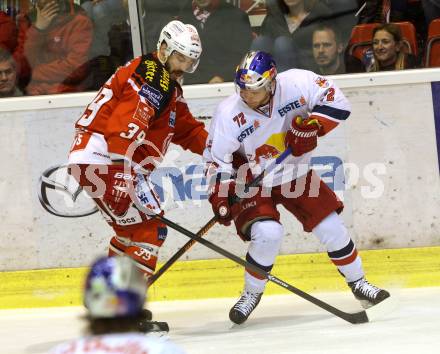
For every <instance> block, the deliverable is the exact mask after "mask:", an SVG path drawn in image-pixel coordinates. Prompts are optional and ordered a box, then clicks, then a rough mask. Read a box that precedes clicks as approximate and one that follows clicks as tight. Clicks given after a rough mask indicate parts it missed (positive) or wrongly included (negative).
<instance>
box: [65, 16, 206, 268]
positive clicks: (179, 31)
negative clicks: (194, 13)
mask: <svg viewBox="0 0 440 354" xmlns="http://www.w3.org/2000/svg"><path fill="white" fill-rule="evenodd" d="M201 52H202V46H201V42H200V38H199V35H198V33H197V30H196V29H195V28H194V27H193V26H191V25H185V24H183V23H182V22H180V21H171V22H170V23H168V24H167V25H166V26H165V27H164V28H163V30H162V32H161V34H160V37H159V41H158V45H157V52H153V53H148V54H146V55H142V56H140V57H137V58H135V59H133V60H132V61H130V62H128V63H127V64H126V65H125V66H124V67H120V68H119V69H118V70H117V71H116V72H115V74H114V75H113V76H112V77H111V78H110V79H109V80H108V81H107V82H106V83H105V84H104V85H103V87H102V88H101V89H100V90H99V92H98V94H97V96H96V97H95V99H94V100H93V102H91V103H90V104H89V105H88V106H87V108H86V110H85V112H84V114H83V115H82V116H81V117H80V118H79V120H78V121H77V122H76V136H75V140H74V143H73V146H72V148H71V152H70V155H69V168H70V173H71V174H72V175H73V176H74V177H75V178H76V179H77V180H78V181H79V183H80V185H81V186H82V187H83V188H84V189H85V190H86V191H87V192H88V193H89V195H90V196H92V197H93V199H94V201H95V202H96V204H97V205H98V207H99V209H100V211H101V212H102V215H103V216H104V218H105V219H106V221H107V222H108V223H109V225H110V226H111V227H112V228H113V232H114V236H113V237H112V238H111V240H110V250H109V254H110V255H116V254H125V255H128V256H129V257H131V258H132V259H133V260H134V261H135V262H136V265H137V266H138V267H139V268H140V269H141V270H142V271H143V272H144V273H145V275H146V277H148V276H150V275H151V274H152V273H153V272H154V270H155V267H156V262H157V257H158V252H159V248H160V247H161V245H162V244H163V242H164V240H165V238H166V236H167V228H166V226H165V225H164V224H163V223H162V222H160V221H158V220H156V219H155V218H154V217H152V216H151V214H161V213H162V210H161V208H160V203H159V198H158V196H157V194H156V193H155V191H154V188H153V187H152V184H151V183H150V181H149V175H150V174H151V172H152V171H153V170H154V169H155V167H156V166H157V164H158V163H160V161H161V160H162V159H163V156H164V155H165V153H166V151H167V149H168V146H169V144H170V143H174V144H178V145H180V146H181V147H182V148H183V149H189V150H190V151H192V152H194V153H196V154H201V153H202V152H203V149H204V147H205V144H206V137H207V132H206V131H205V129H204V125H203V123H200V122H198V121H196V119H195V118H194V117H193V116H192V114H191V113H190V111H189V108H188V106H187V103H186V101H185V99H184V98H183V95H182V88H181V86H180V85H179V82H178V81H179V80H180V79H181V78H182V75H183V73H184V72H187V73H191V72H194V70H195V69H196V68H197V65H198V62H199V58H200V54H201ZM136 203H138V205H136ZM142 207H144V208H146V209H143V208H142ZM144 211H146V212H144ZM148 211H151V213H149V212H148ZM149 214H150V215H149Z"/></svg>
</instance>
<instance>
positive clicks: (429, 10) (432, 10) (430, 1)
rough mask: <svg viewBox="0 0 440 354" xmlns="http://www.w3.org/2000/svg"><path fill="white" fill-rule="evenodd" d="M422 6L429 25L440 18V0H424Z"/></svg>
mask: <svg viewBox="0 0 440 354" xmlns="http://www.w3.org/2000/svg"><path fill="white" fill-rule="evenodd" d="M422 7H423V12H424V14H425V20H426V24H427V25H428V26H429V24H430V23H431V21H432V20H434V19H436V18H440V0H422Z"/></svg>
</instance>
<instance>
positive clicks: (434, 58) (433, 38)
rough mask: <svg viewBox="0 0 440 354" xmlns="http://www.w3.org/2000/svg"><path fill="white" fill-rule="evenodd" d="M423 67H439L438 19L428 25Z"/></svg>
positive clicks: (439, 28) (439, 30)
mask: <svg viewBox="0 0 440 354" xmlns="http://www.w3.org/2000/svg"><path fill="white" fill-rule="evenodd" d="M425 66H426V67H427V68H429V67H437V66H440V18H437V19H435V20H433V21H431V23H430V24H429V29H428V40H427V42H426V54H425Z"/></svg>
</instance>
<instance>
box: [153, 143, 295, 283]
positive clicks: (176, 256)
mask: <svg viewBox="0 0 440 354" xmlns="http://www.w3.org/2000/svg"><path fill="white" fill-rule="evenodd" d="M291 151H292V149H291V148H290V147H289V148H287V149H286V150H285V151H284V152H283V153H282V154H281V155H280V156H278V157H277V159H276V160H275V162H274V163H273V164H272V165H271V166H270V167H268V168H267V169H266V170H264V171H263V172H261V173H260V174H259V175H258V176H257V177H255V178H254V179H253V180H252V181H251V182H249V184H247V185H246V186H245V187H244V188H245V191H247V190H248V189H249V188H251V187H255V186H257V185H258V184H259V183H260V182H261V181H262V180H263V178H264V177H265V176H266V175H267V174H268V173H269V172H270V171H272V170H273V169H274V168H275V167H276V166H277V165H278V164H280V163H281V162H282V161H284V159H285V158H286V157H287V156H289V155H290V153H291ZM238 201H240V198H239V197H238V196H235V198H234V202H235V203H236V202H238ZM216 222H217V217H216V216H214V217H213V218H212V219H211V220H209V221H208V222H207V223H206V224H205V225H204V226H203V227H202V228H201V229H200V230H199V231H198V232H197V234H196V235H197V236H198V237H203V236H204V235H205V234H206V233H207V232H208V231H209V229H210V228H211V227H213V226H214V225H215V223H216ZM195 243H196V241H195V240H193V239H191V240H189V241H188V242H187V243H185V244H184V245H183V246H182V247H181V248H180V249H179V250H178V251H177V252H176V253H174V255H173V256H171V258H170V259H168V261H166V263H165V264H164V265H163V266H162V267H160V269H159V270H158V271H157V272H155V273H154V274H153V275H152V276H151V277H150V278H149V279H148V285H149V286H151V285H152V284H153V283H154V282H155V281H156V280H157V279H159V278H160V277H161V276H162V274H163V273H165V272H166V271H167V270H168V269H169V268H170V267H171V266H172V265H173V264H174V263H176V261H177V260H178V259H179V258H180V257H182V256H183V254H184V253H185V252H186V251H188V250H189V249H190V248H191V247H192V246H194V244H195Z"/></svg>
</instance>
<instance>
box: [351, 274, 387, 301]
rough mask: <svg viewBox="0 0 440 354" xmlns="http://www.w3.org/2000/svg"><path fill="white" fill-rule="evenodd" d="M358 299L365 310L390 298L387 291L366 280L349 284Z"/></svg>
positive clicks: (362, 279)
mask: <svg viewBox="0 0 440 354" xmlns="http://www.w3.org/2000/svg"><path fill="white" fill-rule="evenodd" d="M348 285H349V286H350V288H351V291H352V292H353V294H354V296H355V297H356V299H358V300H359V301H360V302H361V303H362V306H363V307H364V308H369V307H371V306H373V305H377V304H378V303H379V302H381V301H383V300H385V299H386V298H388V297H389V296H390V293H389V292H388V291H386V290H383V289H380V288H378V287H377V286H374V285H372V284H370V283H369V282H368V281H367V280H366V279H365V278H361V279H359V280H356V281H354V282H350V283H348Z"/></svg>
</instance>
